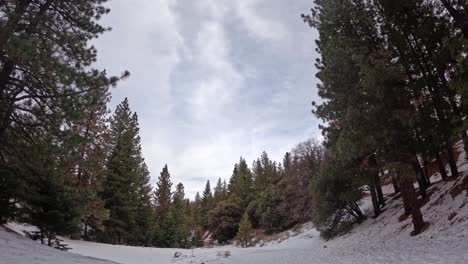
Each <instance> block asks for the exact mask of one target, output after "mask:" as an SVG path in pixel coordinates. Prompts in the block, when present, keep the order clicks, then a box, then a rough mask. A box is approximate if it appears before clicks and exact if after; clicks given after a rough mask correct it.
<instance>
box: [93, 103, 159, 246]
mask: <svg viewBox="0 0 468 264" xmlns="http://www.w3.org/2000/svg"><path fill="white" fill-rule="evenodd" d="M110 134H111V152H110V156H109V158H108V164H107V168H108V170H107V177H106V181H105V184H104V190H103V199H104V201H105V207H106V209H107V210H109V212H110V216H109V219H108V220H106V221H105V222H104V225H105V230H104V232H103V235H102V239H103V240H104V241H107V242H112V243H126V244H132V245H148V244H149V243H150V240H151V238H150V237H148V231H147V229H150V228H151V223H152V219H153V217H152V208H151V202H150V198H151V197H150V193H151V186H150V185H149V172H148V169H147V166H146V164H145V162H144V159H143V157H142V154H141V146H140V136H139V135H138V134H139V128H138V117H137V115H136V114H135V113H132V112H131V111H130V107H129V105H128V100H127V99H125V100H124V101H123V102H122V103H121V104H119V105H118V106H117V108H116V110H115V114H114V116H113V118H112V120H111V131H110Z"/></svg>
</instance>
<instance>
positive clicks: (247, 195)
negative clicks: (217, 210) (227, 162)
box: [228, 157, 253, 208]
mask: <svg viewBox="0 0 468 264" xmlns="http://www.w3.org/2000/svg"><path fill="white" fill-rule="evenodd" d="M228 189H229V195H230V196H236V197H238V198H239V201H240V202H241V204H240V206H241V207H242V208H246V207H247V205H248V204H249V203H250V202H251V201H252V198H253V194H252V189H253V179H252V172H251V171H250V169H249V167H248V166H247V162H246V161H245V159H243V158H242V157H241V158H240V160H239V163H237V164H236V165H234V170H233V173H232V177H231V179H230V182H229V187H228Z"/></svg>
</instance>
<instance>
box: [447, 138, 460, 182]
mask: <svg viewBox="0 0 468 264" xmlns="http://www.w3.org/2000/svg"><path fill="white" fill-rule="evenodd" d="M445 147H446V149H447V156H448V162H449V165H450V171H451V172H452V177H454V178H456V177H458V168H457V162H456V161H455V159H454V158H453V155H454V153H453V149H452V144H450V143H449V142H447V144H446V146H445Z"/></svg>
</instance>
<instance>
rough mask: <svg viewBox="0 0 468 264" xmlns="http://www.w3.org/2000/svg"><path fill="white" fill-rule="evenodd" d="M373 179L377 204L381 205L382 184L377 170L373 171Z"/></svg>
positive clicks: (382, 199)
mask: <svg viewBox="0 0 468 264" xmlns="http://www.w3.org/2000/svg"><path fill="white" fill-rule="evenodd" d="M382 174H383V173H382ZM374 181H375V189H376V190H377V198H378V199H379V204H380V205H381V206H382V207H383V206H385V198H384V195H383V192H382V184H381V183H380V177H379V173H378V172H376V173H374Z"/></svg>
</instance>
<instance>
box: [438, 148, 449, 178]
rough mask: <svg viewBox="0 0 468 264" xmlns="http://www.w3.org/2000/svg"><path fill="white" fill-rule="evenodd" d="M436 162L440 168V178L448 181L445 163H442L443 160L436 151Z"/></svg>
mask: <svg viewBox="0 0 468 264" xmlns="http://www.w3.org/2000/svg"><path fill="white" fill-rule="evenodd" d="M436 161H437V166H439V172H440V176H441V177H442V179H443V180H446V179H447V171H445V166H444V163H443V162H442V158H441V157H440V154H439V152H437V151H436Z"/></svg>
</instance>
